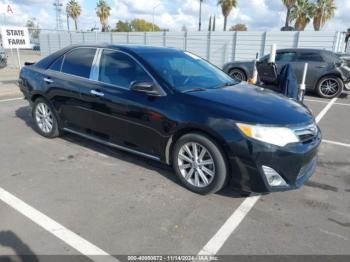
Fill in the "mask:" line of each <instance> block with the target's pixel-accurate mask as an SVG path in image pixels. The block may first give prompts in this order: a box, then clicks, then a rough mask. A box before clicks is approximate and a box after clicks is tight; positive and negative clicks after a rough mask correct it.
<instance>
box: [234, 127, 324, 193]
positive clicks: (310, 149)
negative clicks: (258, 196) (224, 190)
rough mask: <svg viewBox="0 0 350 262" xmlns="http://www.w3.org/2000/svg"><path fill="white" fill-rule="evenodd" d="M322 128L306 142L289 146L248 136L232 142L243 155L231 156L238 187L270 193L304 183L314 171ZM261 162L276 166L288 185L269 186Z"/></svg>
mask: <svg viewBox="0 0 350 262" xmlns="http://www.w3.org/2000/svg"><path fill="white" fill-rule="evenodd" d="M321 137H322V135H321V132H318V134H317V135H316V136H315V137H314V138H313V139H312V140H311V141H308V142H307V143H297V144H291V145H288V146H286V147H277V146H274V145H268V144H264V143H261V142H259V141H252V140H246V141H241V142H240V143H239V144H236V143H235V144H232V145H231V150H232V152H237V146H238V147H240V148H239V150H238V151H239V152H241V153H240V155H239V156H238V155H237V156H232V157H230V164H231V167H232V182H233V186H234V187H235V188H236V189H239V190H241V191H246V192H256V193H268V192H276V191H286V190H292V189H297V188H299V187H301V186H302V185H303V184H304V183H305V182H306V181H307V180H308V179H309V178H310V177H311V176H312V175H313V174H314V172H315V169H316V166H317V152H318V147H319V145H320V143H321V140H322V138H321ZM262 166H268V167H270V168H272V169H273V170H275V171H276V172H277V173H278V174H279V175H280V176H281V177H282V178H283V179H284V180H285V182H286V183H287V185H285V186H270V184H269V183H268V181H267V178H266V176H265V174H264V171H263V168H262Z"/></svg>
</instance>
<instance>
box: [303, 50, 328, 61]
mask: <svg viewBox="0 0 350 262" xmlns="http://www.w3.org/2000/svg"><path fill="white" fill-rule="evenodd" d="M297 61H298V62H324V60H323V58H322V56H321V55H320V54H319V53H316V52H302V53H299V54H298V59H297Z"/></svg>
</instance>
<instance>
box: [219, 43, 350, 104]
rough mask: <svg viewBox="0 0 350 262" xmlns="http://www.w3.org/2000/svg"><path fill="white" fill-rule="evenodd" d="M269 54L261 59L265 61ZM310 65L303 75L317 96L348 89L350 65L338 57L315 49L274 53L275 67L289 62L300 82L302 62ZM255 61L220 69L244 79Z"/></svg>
mask: <svg viewBox="0 0 350 262" xmlns="http://www.w3.org/2000/svg"><path fill="white" fill-rule="evenodd" d="M268 59H269V55H266V56H264V57H262V58H261V59H260V62H266V63H267V62H268ZM305 63H308V64H309V69H308V73H307V78H306V88H307V90H308V91H312V92H316V93H317V94H318V95H319V96H320V97H324V98H333V97H336V96H338V95H339V94H341V93H342V91H343V90H344V89H345V90H347V84H348V83H349V82H350V68H349V66H348V65H347V63H346V62H345V60H344V59H342V58H341V56H339V55H337V54H335V53H333V52H330V51H326V50H318V49H297V48H294V49H280V50H277V54H276V65H277V70H278V71H279V70H281V69H282V67H283V66H284V65H286V64H291V65H292V67H293V69H294V71H295V74H296V76H297V79H298V80H299V83H300V82H301V79H302V75H303V70H304V65H305ZM253 67H254V61H242V62H230V63H227V64H225V65H224V68H223V70H224V71H225V72H226V73H227V74H229V75H230V76H231V77H232V78H234V79H235V80H237V81H246V80H247V79H249V78H250V77H251V76H252V74H253Z"/></svg>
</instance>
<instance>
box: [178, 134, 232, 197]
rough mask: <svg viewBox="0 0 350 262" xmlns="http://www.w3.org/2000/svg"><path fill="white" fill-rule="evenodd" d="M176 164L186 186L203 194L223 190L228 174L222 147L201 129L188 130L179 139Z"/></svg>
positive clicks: (180, 177) (179, 175)
mask: <svg viewBox="0 0 350 262" xmlns="http://www.w3.org/2000/svg"><path fill="white" fill-rule="evenodd" d="M173 168H174V170H175V173H176V174H177V176H178V177H179V179H180V180H181V182H182V184H183V185H184V186H185V187H186V188H188V189H189V190H191V191H193V192H195V193H198V194H203V195H206V194H212V193H216V192H217V191H219V190H221V189H222V188H223V187H224V186H225V184H226V182H227V181H228V177H229V175H228V168H227V163H226V159H225V155H224V154H223V152H222V150H221V149H220V148H219V146H217V145H216V143H215V142H214V141H213V140H212V139H210V138H209V137H207V136H205V135H202V134H198V133H190V134H186V135H184V136H182V137H181V138H180V139H179V140H178V141H177V142H176V144H175V147H174V151H173Z"/></svg>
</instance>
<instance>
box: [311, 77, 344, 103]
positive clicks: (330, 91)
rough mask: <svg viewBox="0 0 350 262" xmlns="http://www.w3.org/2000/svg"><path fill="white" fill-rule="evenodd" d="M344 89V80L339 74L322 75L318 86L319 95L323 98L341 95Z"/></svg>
mask: <svg viewBox="0 0 350 262" xmlns="http://www.w3.org/2000/svg"><path fill="white" fill-rule="evenodd" d="M343 89H344V83H343V81H342V80H341V79H340V78H339V77H337V76H325V77H322V78H321V79H320V80H319V81H318V83H317V86H316V92H317V94H318V96H320V97H322V98H328V99H330V98H334V97H337V96H339V95H340V94H341V93H342V92H343Z"/></svg>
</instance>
